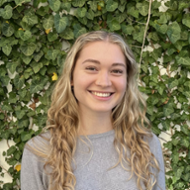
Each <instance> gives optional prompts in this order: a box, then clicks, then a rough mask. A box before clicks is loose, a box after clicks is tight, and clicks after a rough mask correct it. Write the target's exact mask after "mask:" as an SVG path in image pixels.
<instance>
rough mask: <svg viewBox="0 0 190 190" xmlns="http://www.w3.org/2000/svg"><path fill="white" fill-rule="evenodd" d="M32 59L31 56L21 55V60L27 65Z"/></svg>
mask: <svg viewBox="0 0 190 190" xmlns="http://www.w3.org/2000/svg"><path fill="white" fill-rule="evenodd" d="M32 58H33V56H25V55H24V54H22V55H21V59H22V60H23V62H24V63H25V64H27V65H28V64H29V63H30V61H31V60H32Z"/></svg>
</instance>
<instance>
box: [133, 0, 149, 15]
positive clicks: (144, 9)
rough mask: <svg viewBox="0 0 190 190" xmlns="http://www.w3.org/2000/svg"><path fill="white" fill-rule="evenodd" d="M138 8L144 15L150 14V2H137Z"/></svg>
mask: <svg viewBox="0 0 190 190" xmlns="http://www.w3.org/2000/svg"><path fill="white" fill-rule="evenodd" d="M136 7H137V9H138V10H139V13H140V14H141V15H143V16H147V15H148V9H149V3H148V2H146V1H145V2H143V3H137V4H136Z"/></svg>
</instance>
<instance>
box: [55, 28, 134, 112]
mask: <svg viewBox="0 0 190 190" xmlns="http://www.w3.org/2000/svg"><path fill="white" fill-rule="evenodd" d="M95 42H107V43H109V44H114V45H116V46H118V47H119V49H120V50H121V52H122V54H123V56H124V58H125V64H126V93H125V95H124V97H123V98H122V100H121V101H120V102H127V101H126V100H125V99H128V95H129V94H130V92H129V94H128V91H132V90H133V88H134V87H135V86H136V80H135V74H136V73H137V65H136V62H135V60H134V58H133V55H132V52H131V51H130V49H129V47H128V45H127V44H126V43H125V42H124V40H123V39H122V38H121V37H120V36H119V35H117V34H114V33H108V32H105V31H94V32H89V33H87V34H83V35H82V36H80V37H79V38H78V39H77V40H76V41H75V43H74V45H73V46H72V48H71V49H70V51H69V52H68V55H67V58H66V60H65V63H64V68H63V72H62V75H61V77H60V79H59V81H58V83H57V85H56V89H55V91H56V90H58V91H59V93H58V94H57V95H58V96H56V97H55V99H56V100H55V104H57V105H59V107H60V109H62V106H64V105H65V101H64V100H66V99H67V103H69V104H72V105H71V107H74V108H75V109H78V107H77V102H76V98H75V97H74V94H73V92H72V87H71V86H72V82H73V77H74V76H73V74H74V70H75V67H76V62H77V60H78V58H79V57H80V55H81V52H82V50H83V48H84V47H86V46H87V45H88V44H93V43H95ZM81 77H82V76H81ZM120 105H123V103H121V104H120ZM71 107H70V108H71Z"/></svg>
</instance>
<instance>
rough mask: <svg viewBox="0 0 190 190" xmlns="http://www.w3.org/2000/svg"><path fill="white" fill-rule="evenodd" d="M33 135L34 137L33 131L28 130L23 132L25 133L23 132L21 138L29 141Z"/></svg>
mask: <svg viewBox="0 0 190 190" xmlns="http://www.w3.org/2000/svg"><path fill="white" fill-rule="evenodd" d="M31 137H32V135H31V133H28V132H23V133H22V134H21V140H22V141H23V142H26V141H28V140H29V139H31Z"/></svg>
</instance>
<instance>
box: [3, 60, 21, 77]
mask: <svg viewBox="0 0 190 190" xmlns="http://www.w3.org/2000/svg"><path fill="white" fill-rule="evenodd" d="M19 63H20V60H19V59H18V60H17V61H14V62H11V61H10V62H8V63H7V64H6V68H7V69H9V71H10V72H11V73H12V74H13V73H14V72H15V71H16V68H17V66H18V65H19Z"/></svg>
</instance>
